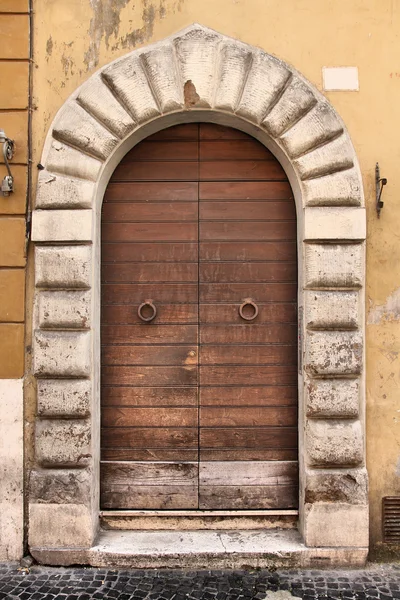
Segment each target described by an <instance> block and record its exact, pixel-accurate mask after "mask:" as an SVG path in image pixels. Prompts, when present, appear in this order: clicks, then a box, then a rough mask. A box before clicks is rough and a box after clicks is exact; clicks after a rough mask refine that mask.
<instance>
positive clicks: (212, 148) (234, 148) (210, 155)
mask: <svg viewBox="0 0 400 600" xmlns="http://www.w3.org/2000/svg"><path fill="white" fill-rule="evenodd" d="M177 158H179V157H177ZM243 158H246V160H274V155H273V154H272V153H271V152H270V151H269V150H267V148H266V147H265V146H263V145H262V144H261V143H260V142H258V141H257V140H255V139H254V138H253V139H252V138H249V139H236V140H235V139H229V140H210V141H208V140H205V139H202V140H201V143H200V155H199V159H200V160H213V161H219V160H243Z"/></svg>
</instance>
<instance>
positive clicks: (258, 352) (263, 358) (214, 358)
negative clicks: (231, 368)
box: [139, 345, 297, 366]
mask: <svg viewBox="0 0 400 600" xmlns="http://www.w3.org/2000/svg"><path fill="white" fill-rule="evenodd" d="M139 351H140V349H139ZM199 363H200V364H202V365H214V366H216V365H297V345H292V346H289V345H286V346H274V345H272V346H269V345H264V346H246V347H245V348H243V346H241V345H238V346H233V345H225V346H200V349H199Z"/></svg>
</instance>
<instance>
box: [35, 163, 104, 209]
mask: <svg viewBox="0 0 400 600" xmlns="http://www.w3.org/2000/svg"><path fill="white" fill-rule="evenodd" d="M93 195H94V183H92V182H91V181H84V180H83V179H73V178H72V177H62V176H61V175H54V174H53V173H49V172H48V171H46V170H43V171H40V173H39V181H38V190H37V193H36V204H35V207H36V208H49V209H53V208H90V207H91V206H92V201H93Z"/></svg>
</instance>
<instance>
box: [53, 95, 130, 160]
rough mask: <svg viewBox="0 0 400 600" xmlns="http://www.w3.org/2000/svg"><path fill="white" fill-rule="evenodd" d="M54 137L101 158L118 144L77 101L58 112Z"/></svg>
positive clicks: (103, 158) (69, 103) (105, 156)
mask: <svg viewBox="0 0 400 600" xmlns="http://www.w3.org/2000/svg"><path fill="white" fill-rule="evenodd" d="M53 137H54V139H56V140H59V141H60V142H64V143H66V144H68V145H70V146H73V147H74V148H79V150H82V152H85V153H86V154H90V155H91V156H95V157H96V158H99V159H100V160H105V159H106V158H107V157H108V156H109V155H110V154H111V152H112V151H113V150H114V148H115V146H116V145H117V144H118V139H117V138H116V137H114V136H113V135H112V134H111V133H110V132H109V131H108V130H107V129H105V127H103V126H102V125H100V123H98V121H96V120H95V119H93V117H92V116H91V115H89V113H87V112H86V110H85V109H84V108H82V106H79V104H77V103H76V102H68V103H67V104H66V105H65V106H64V107H63V108H62V109H61V111H60V112H59V113H58V115H57V117H56V121H55V123H54V126H53Z"/></svg>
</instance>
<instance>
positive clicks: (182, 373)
mask: <svg viewBox="0 0 400 600" xmlns="http://www.w3.org/2000/svg"><path fill="white" fill-rule="evenodd" d="M121 350H122V352H123V350H124V347H122V348H121ZM101 376H102V380H103V381H104V382H106V383H107V385H135V386H153V385H155V386H168V385H172V386H180V385H183V386H186V385H197V365H193V364H191V365H190V364H189V365H186V366H184V367H164V366H155V367H144V366H142V365H139V366H129V367H125V366H123V367H114V366H112V367H109V366H103V368H102V375H101Z"/></svg>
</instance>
